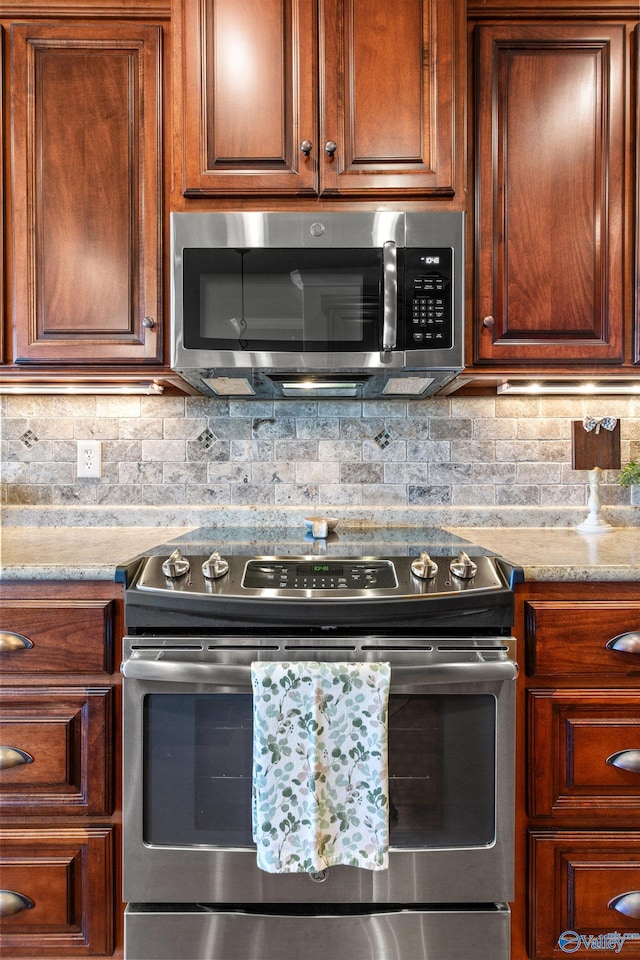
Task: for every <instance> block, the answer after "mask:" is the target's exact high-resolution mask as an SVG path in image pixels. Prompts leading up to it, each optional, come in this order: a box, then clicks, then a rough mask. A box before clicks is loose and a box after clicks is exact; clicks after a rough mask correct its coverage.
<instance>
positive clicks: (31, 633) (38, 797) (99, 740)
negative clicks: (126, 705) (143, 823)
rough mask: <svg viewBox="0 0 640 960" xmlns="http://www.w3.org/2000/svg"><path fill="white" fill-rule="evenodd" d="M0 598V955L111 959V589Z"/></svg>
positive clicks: (117, 816)
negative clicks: (0, 678)
mask: <svg viewBox="0 0 640 960" xmlns="http://www.w3.org/2000/svg"><path fill="white" fill-rule="evenodd" d="M0 589H1V592H2V601H1V603H0V676H2V696H1V697H0V957H1V958H3V960H35V958H36V957H37V958H38V960H47V958H48V960H72V958H75V957H89V956H90V957H111V958H112V960H121V958H122V953H123V921H122V915H123V906H122V903H121V896H120V888H121V884H120V856H119V847H120V844H121V833H120V823H121V792H122V791H121V779H120V767H121V744H120V740H121V697H120V687H121V678H120V674H119V673H118V672H117V666H118V664H119V657H118V655H117V653H116V649H115V638H116V637H117V638H120V637H122V635H123V632H124V609H123V608H124V604H123V599H122V588H121V585H119V584H116V583H111V582H106V581H96V582H91V581H78V582H74V581H64V582H63V581H37V582H35V581H34V582H29V581H25V582H21V581H3V582H2V584H1V585H0Z"/></svg>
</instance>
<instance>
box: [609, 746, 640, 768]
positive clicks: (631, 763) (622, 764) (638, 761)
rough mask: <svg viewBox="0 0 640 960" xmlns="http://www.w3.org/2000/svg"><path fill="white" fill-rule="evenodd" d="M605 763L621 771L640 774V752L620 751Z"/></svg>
mask: <svg viewBox="0 0 640 960" xmlns="http://www.w3.org/2000/svg"><path fill="white" fill-rule="evenodd" d="M605 763H608V764H609V766H610V767H618V769H619V770H630V771H631V773H640V750H618V752H617V753H612V754H611V756H610V757H607V759H606V761H605Z"/></svg>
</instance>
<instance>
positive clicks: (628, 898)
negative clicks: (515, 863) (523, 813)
mask: <svg viewBox="0 0 640 960" xmlns="http://www.w3.org/2000/svg"><path fill="white" fill-rule="evenodd" d="M529 858H530V860H529V871H530V877H531V892H530V910H531V916H530V925H529V930H530V943H529V951H530V955H531V956H532V957H563V956H566V955H567V954H568V953H571V954H572V955H573V956H575V957H593V956H600V957H602V956H605V957H613V956H617V955H618V954H619V955H620V956H621V957H640V832H633V831H629V832H626V833H625V832H620V833H605V832H603V831H598V830H593V831H588V830H585V831H583V832H579V833H574V832H572V831H567V830H558V831H552V830H540V831H537V830H532V831H531V832H530V834H529ZM624 911H627V913H626V914H625V912H624ZM628 911H631V913H629V912H628ZM563 935H564V936H563ZM622 938H624V939H622ZM616 944H620V949H619V950H618V949H616ZM607 947H608V949H607Z"/></svg>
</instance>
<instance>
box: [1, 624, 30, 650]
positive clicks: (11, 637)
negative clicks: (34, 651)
mask: <svg viewBox="0 0 640 960" xmlns="http://www.w3.org/2000/svg"><path fill="white" fill-rule="evenodd" d="M32 646H33V641H32V640H29V638H28V637H23V636H22V634H21V633H14V632H13V630H0V653H13V652H14V651H16V650H29V649H30V648H31V647H32Z"/></svg>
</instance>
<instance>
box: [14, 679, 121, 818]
mask: <svg viewBox="0 0 640 960" xmlns="http://www.w3.org/2000/svg"><path fill="white" fill-rule="evenodd" d="M0 724H1V726H2V743H3V746H5V747H12V748H13V749H14V750H22V751H24V752H25V753H26V754H27V755H28V756H29V757H31V758H32V762H27V763H24V764H18V765H16V766H7V767H5V769H0V809H1V810H2V812H3V813H4V814H5V815H6V816H8V815H12V816H34V815H38V816H44V815H63V814H69V815H76V816H82V815H86V814H89V815H91V816H109V815H110V814H111V812H112V808H113V778H114V770H113V754H112V736H113V692H112V688H111V687H91V688H90V689H85V688H77V687H47V688H39V687H22V688H20V687H15V688H12V687H7V688H5V690H4V692H3V696H2V704H1V706H0Z"/></svg>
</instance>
